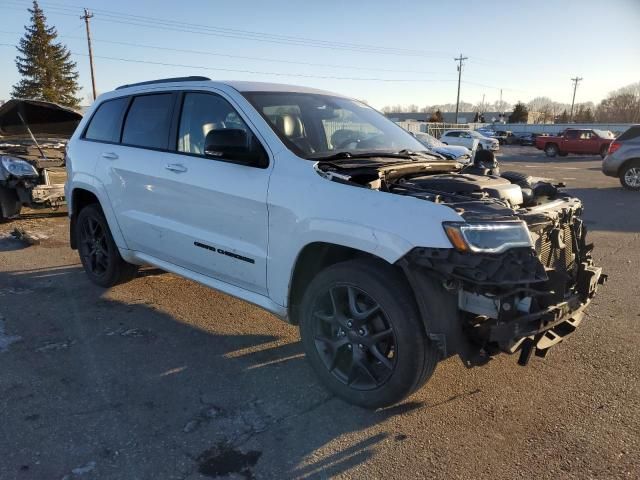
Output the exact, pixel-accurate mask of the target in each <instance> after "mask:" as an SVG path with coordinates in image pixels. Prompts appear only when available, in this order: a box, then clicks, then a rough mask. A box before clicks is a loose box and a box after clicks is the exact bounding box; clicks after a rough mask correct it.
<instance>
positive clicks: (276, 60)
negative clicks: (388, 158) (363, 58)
mask: <svg viewBox="0 0 640 480" xmlns="http://www.w3.org/2000/svg"><path fill="white" fill-rule="evenodd" d="M23 33H24V32H12V31H6V30H0V34H10V35H22V34H23ZM58 37H59V38H67V39H76V40H84V39H85V37H81V36H76V35H60V34H59V35H58ZM91 41H92V43H107V44H111V45H122V46H127V47H136V48H148V49H153V50H164V51H169V52H178V53H193V54H196V55H207V56H213V57H224V58H232V59H241V60H256V61H261V62H273V63H284V64H290V65H305V66H311V67H329V68H339V69H351V70H365V71H374V72H390V73H415V74H438V73H439V72H435V71H425V70H400V69H395V68H393V69H392V68H376V67H364V66H356V65H345V64H333V63H313V62H303V61H299V60H285V59H280V58H265V57H251V56H245V55H231V54H228V53H218V52H210V51H204V50H192V49H186V48H174V47H163V46H160V45H149V44H143V43H133V42H123V41H117V40H105V39H100V38H93V37H91ZM488 88H493V87H488Z"/></svg>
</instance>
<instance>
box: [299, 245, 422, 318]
mask: <svg viewBox="0 0 640 480" xmlns="http://www.w3.org/2000/svg"><path fill="white" fill-rule="evenodd" d="M356 258H368V259H373V260H376V261H380V262H382V263H384V264H386V265H391V266H393V267H394V268H397V269H398V271H399V272H400V273H401V274H402V276H403V277H405V275H404V272H403V271H402V269H401V268H399V267H397V266H396V265H394V264H392V263H389V262H388V261H387V260H385V259H384V258H382V257H379V256H377V255H374V254H372V253H370V252H366V251H364V250H359V249H357V248H353V247H348V246H345V245H340V244H336V243H329V242H312V243H309V244H307V245H305V246H304V247H303V248H302V249H301V250H300V252H298V256H297V257H296V260H295V262H294V264H293V269H292V271H291V278H290V281H289V292H288V302H287V309H288V320H289V322H290V323H292V324H294V325H297V324H299V323H300V322H299V304H300V301H301V300H302V296H303V295H304V292H305V290H306V286H307V285H308V284H309V282H311V280H312V279H313V278H314V277H315V275H317V274H318V273H319V272H320V271H322V270H323V269H325V268H327V267H329V266H331V265H335V264H336V263H340V262H344V261H346V260H353V259H356ZM405 278H406V277H405ZM412 291H413V289H412Z"/></svg>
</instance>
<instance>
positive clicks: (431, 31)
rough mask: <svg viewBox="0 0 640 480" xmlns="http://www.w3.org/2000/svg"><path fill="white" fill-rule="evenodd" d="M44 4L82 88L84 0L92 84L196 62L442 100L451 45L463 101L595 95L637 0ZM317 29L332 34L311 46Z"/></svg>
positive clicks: (633, 71) (0, 89)
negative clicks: (155, 23)
mask: <svg viewBox="0 0 640 480" xmlns="http://www.w3.org/2000/svg"><path fill="white" fill-rule="evenodd" d="M30 4H31V2H30V1H26V0H0V12H1V13H2V19H3V21H2V22H1V23H0V44H3V45H0V71H1V72H2V75H0V99H7V98H9V95H10V91H11V85H12V84H13V83H15V82H16V81H17V79H18V75H17V72H16V69H15V65H14V58H15V55H16V51H15V49H14V48H12V47H10V46H6V45H4V44H15V43H17V41H18V39H19V38H20V36H21V33H22V31H23V25H25V24H26V23H27V22H28V13H27V11H26V8H27V6H29V5H30ZM41 6H42V8H43V9H44V11H45V14H46V15H47V17H48V20H49V23H50V24H53V25H55V26H56V27H57V29H58V33H59V35H60V40H61V41H62V42H64V43H66V44H67V45H68V47H69V48H70V50H71V51H72V52H74V53H77V54H81V55H74V59H75V60H76V61H77V63H78V69H79V72H80V83H81V85H82V87H83V92H82V95H83V97H85V96H87V95H88V94H89V93H90V85H91V84H90V77H89V66H88V60H87V57H86V53H87V46H86V40H85V39H84V23H83V21H82V20H80V18H79V16H80V14H81V13H82V7H87V8H90V9H94V10H95V12H94V13H95V17H94V18H93V19H92V23H91V25H92V35H93V38H94V40H95V42H94V54H95V55H96V56H97V57H98V58H96V59H95V66H96V77H97V88H98V91H99V92H105V91H108V90H111V89H113V88H115V87H116V86H118V85H120V84H123V83H131V82H135V81H141V80H148V79H152V78H158V77H169V76H180V75H198V74H200V75H206V76H209V77H211V78H213V79H240V80H257V81H275V82H281V83H294V84H299V85H309V86H313V87H317V88H322V89H327V90H331V91H336V92H340V93H343V94H347V95H349V96H352V97H356V98H360V99H363V100H366V101H368V102H369V103H371V104H372V105H373V106H375V107H378V108H381V107H383V106H384V105H392V104H405V105H406V104H411V103H414V104H417V105H420V106H422V105H426V104H439V103H451V102H455V97H456V86H457V84H456V82H457V72H456V64H455V62H454V60H453V58H454V57H455V56H457V55H458V54H460V53H463V54H464V55H465V56H467V57H469V60H468V61H467V62H466V64H465V67H464V70H463V84H462V93H461V99H463V100H465V101H468V102H472V103H477V102H479V101H480V100H482V96H483V94H484V95H485V96H486V101H487V102H491V101H495V100H497V99H498V97H499V94H500V93H499V91H500V88H502V89H503V98H504V100H506V101H508V102H511V103H514V102H515V101H517V100H523V101H527V100H530V99H531V98H533V97H536V96H548V97H551V98H552V99H554V100H556V101H560V102H570V101H571V93H572V83H571V80H570V78H571V77H573V76H575V75H578V76H581V77H583V78H584V80H583V81H582V82H581V84H580V86H579V89H578V95H577V98H576V101H578V102H582V101H594V102H598V101H600V100H601V99H602V98H603V97H605V96H606V94H607V93H608V92H609V91H611V90H614V89H616V88H619V87H621V86H624V85H627V84H630V83H633V82H637V81H640V28H638V26H639V25H640V0H609V1H608V2H602V1H592V0H582V1H577V0H576V1H574V0H566V1H551V0H535V1H529V0H521V1H490V0H485V1H482V2H480V1H465V0H457V1H453V2H447V1H403V0H395V1H393V2H391V1H388V0H387V1H382V0H367V1H359V0H358V1H356V0H352V1H349V2H346V1H338V0H322V1H315V2H305V1H301V2H300V1H299V2H290V1H283V0H270V1H268V2H267V1H253V0H241V1H235V2H230V1H220V0H183V1H182V2H176V1H175V0H172V1H166V0H136V1H131V0H128V1H125V0H111V1H109V2H98V1H96V0H86V1H83V0H69V1H65V0H55V1H54V0H52V1H49V0H42V1H41ZM117 14H125V15H139V16H143V17H153V18H155V19H161V20H166V21H169V22H183V23H185V24H188V25H185V26H182V27H178V28H179V29H185V27H186V29H188V30H191V32H185V31H176V30H175V29H171V25H174V26H175V23H167V24H166V25H168V27H167V28H148V27H143V26H140V25H132V24H131V23H137V22H136V21H135V19H133V20H134V21H132V19H131V18H129V20H126V19H125V20H124V21H128V23H122V22H123V18H122V17H118V18H116V17H115V16H114V15H117ZM113 20H117V21H115V22H114V21H113ZM194 24H196V26H195V27H194V26H193V25H194ZM197 25H205V26H209V27H217V28H225V29H234V30H243V31H251V32H260V33H265V34H269V35H286V36H289V37H296V38H304V39H313V40H315V41H316V42H312V43H313V44H314V45H316V46H310V45H300V43H302V42H301V41H299V40H296V42H295V43H296V44H292V43H291V42H290V41H288V40H287V41H285V42H281V41H279V40H278V39H274V37H272V36H270V37H268V38H269V39H270V40H272V41H264V40H255V39H249V38H246V37H247V35H246V34H241V35H238V34H237V33H232V34H231V35H228V34H225V35H220V31H217V33H216V32H211V31H210V30H209V31H208V32H209V33H208V34H202V33H193V31H194V30H199V31H202V30H201V28H200V27H198V26H197ZM240 37H242V38H240ZM253 37H254V38H255V35H253ZM274 40H275V41H274ZM317 41H325V42H331V43H332V45H330V46H329V48H324V47H323V48H321V47H318V46H317V45H318V42H317ZM109 42H124V43H127V44H129V45H122V44H115V43H109ZM305 43H309V42H305ZM336 43H339V44H342V46H339V45H335V44H336ZM344 44H357V45H365V46H366V48H361V47H354V46H353V45H347V46H345V45H344ZM143 45H146V46H153V47H165V48H172V49H178V50H196V51H199V52H207V53H208V54H203V53H194V52H184V51H175V50H163V49H162V48H145V47H143ZM381 47H382V48H383V49H384V50H381ZM399 50H401V51H399ZM214 54H217V55H214ZM224 55H229V57H227V56H224ZM234 56H242V57H252V58H234ZM100 57H111V58H112V59H108V58H100ZM113 58H119V59H128V60H137V61H140V60H143V61H146V62H157V63H171V64H179V65H183V66H182V67H176V66H163V65H157V64H152V63H146V64H145V63H134V62H124V61H122V60H113ZM273 60H280V62H275V61H273ZM286 62H303V63H311V64H322V65H302V64H298V63H286ZM207 68H210V70H207ZM215 69H218V70H215ZM250 72H256V73H250ZM276 73H277V74H278V75H275V74H276ZM322 77H324V78H322ZM327 77H340V78H327ZM84 103H86V102H84Z"/></svg>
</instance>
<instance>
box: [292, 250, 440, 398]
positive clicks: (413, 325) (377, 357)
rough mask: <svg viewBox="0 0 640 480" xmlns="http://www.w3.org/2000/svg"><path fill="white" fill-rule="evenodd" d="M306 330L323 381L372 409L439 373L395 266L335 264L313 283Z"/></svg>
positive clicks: (313, 363) (303, 328) (305, 311)
mask: <svg viewBox="0 0 640 480" xmlns="http://www.w3.org/2000/svg"><path fill="white" fill-rule="evenodd" d="M301 312H302V316H301V322H300V323H301V325H300V332H301V336H302V342H303V345H304V348H305V352H306V354H307V358H308V359H309V361H310V363H311V366H312V367H313V369H314V370H315V372H316V374H317V375H318V376H319V377H320V379H321V380H322V382H323V383H324V385H325V386H326V387H327V388H328V389H329V390H331V391H332V392H333V393H335V394H336V395H338V396H339V397H341V398H342V399H344V400H346V401H347V402H350V403H353V404H356V405H360V406H362V407H366V408H379V407H385V406H389V405H392V404H394V403H397V402H399V401H400V400H402V399H404V398H405V397H406V396H408V395H410V394H411V393H412V392H413V391H414V390H416V389H417V388H419V387H420V386H421V385H422V384H423V383H424V382H425V381H426V380H427V379H428V378H429V377H430V376H431V374H432V373H433V370H434V369H435V366H436V364H437V361H438V358H439V356H438V351H437V349H435V348H434V347H433V346H432V345H431V344H430V342H429V339H428V338H427V336H426V334H425V329H424V326H423V324H422V322H421V320H420V316H419V314H418V310H417V307H416V305H415V301H414V299H413V298H412V294H411V291H410V290H409V287H408V286H407V285H406V282H405V281H404V279H403V278H402V277H401V276H400V275H399V274H398V272H397V271H396V270H395V269H394V268H393V267H392V266H390V265H387V264H384V263H383V262H382V261H375V260H352V261H348V262H343V263H339V264H336V265H333V266H331V267H328V268H327V269H325V270H323V271H322V272H321V273H320V274H318V275H317V276H316V278H314V280H313V281H312V282H311V283H310V284H309V286H308V288H307V290H306V292H305V294H304V296H303V300H302V305H301Z"/></svg>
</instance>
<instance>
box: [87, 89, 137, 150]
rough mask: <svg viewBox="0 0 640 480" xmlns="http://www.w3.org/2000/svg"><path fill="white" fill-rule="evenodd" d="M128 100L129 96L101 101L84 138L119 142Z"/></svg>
mask: <svg viewBox="0 0 640 480" xmlns="http://www.w3.org/2000/svg"><path fill="white" fill-rule="evenodd" d="M128 102H129V98H128V97H124V98H116V99H115V100H107V101H106V102H103V103H101V104H100V105H99V106H98V109H97V110H96V113H94V114H93V117H92V118H91V121H90V122H89V126H88V127H87V129H86V130H85V132H84V138H86V139H88V140H98V141H101V142H119V141H120V126H121V125H122V114H123V113H124V109H125V108H126V107H127V103H128Z"/></svg>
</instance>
